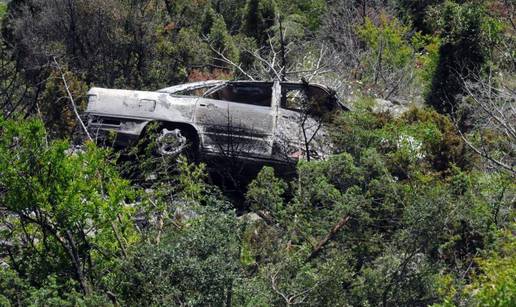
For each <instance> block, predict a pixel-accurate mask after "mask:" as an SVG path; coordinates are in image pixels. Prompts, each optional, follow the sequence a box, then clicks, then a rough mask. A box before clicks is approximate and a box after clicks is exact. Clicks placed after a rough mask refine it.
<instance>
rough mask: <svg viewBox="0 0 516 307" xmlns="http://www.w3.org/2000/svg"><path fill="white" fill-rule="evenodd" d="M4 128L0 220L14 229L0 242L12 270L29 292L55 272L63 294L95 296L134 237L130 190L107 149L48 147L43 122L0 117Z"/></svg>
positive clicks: (0, 158) (66, 145)
mask: <svg viewBox="0 0 516 307" xmlns="http://www.w3.org/2000/svg"><path fill="white" fill-rule="evenodd" d="M0 131H1V137H0V170H1V173H2V176H1V178H0V190H1V192H0V203H1V204H2V206H3V210H4V211H3V212H4V213H3V214H2V216H1V221H2V224H3V225H9V226H8V227H7V228H4V229H3V230H2V233H1V239H0V240H2V242H7V246H9V255H10V257H9V260H8V265H9V267H11V268H12V269H13V270H14V272H16V274H17V275H18V277H20V278H23V279H24V280H25V282H26V283H27V284H28V285H30V286H31V287H36V288H39V287H42V286H44V284H43V282H44V280H45V277H46V276H49V275H52V274H55V276H56V282H57V285H58V286H59V287H62V288H61V290H60V291H59V293H67V292H70V291H74V290H77V291H79V292H81V293H82V294H84V295H89V294H91V293H92V291H93V290H94V289H95V286H96V284H97V283H98V282H99V281H100V279H101V278H102V277H103V275H105V274H106V271H109V270H110V267H111V265H112V264H113V262H112V261H113V260H114V259H115V258H117V257H120V256H121V255H123V254H124V253H125V251H126V249H127V246H128V245H129V244H131V242H132V240H133V238H134V235H135V233H134V232H133V226H132V223H131V220H130V218H131V216H132V212H133V210H132V209H131V207H130V206H128V205H127V204H126V201H128V200H130V199H131V197H132V195H133V192H132V189H130V188H129V187H128V183H127V182H126V181H124V180H122V179H120V177H119V176H118V174H117V172H116V170H115V167H114V165H112V164H111V163H110V162H108V160H107V155H108V152H107V151H106V150H101V149H98V148H96V147H95V146H94V145H93V144H87V145H86V147H85V148H84V150H78V151H74V150H73V149H72V147H70V144H69V143H68V142H66V141H51V142H49V141H48V139H47V134H46V132H45V130H44V128H43V125H42V123H41V121H38V120H30V121H28V122H23V123H20V122H18V121H13V120H10V121H5V120H0ZM47 142H48V143H47ZM68 281H72V282H68Z"/></svg>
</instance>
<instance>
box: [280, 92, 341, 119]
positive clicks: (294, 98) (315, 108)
mask: <svg viewBox="0 0 516 307" xmlns="http://www.w3.org/2000/svg"><path fill="white" fill-rule="evenodd" d="M331 105H332V99H331V97H330V95H329V94H328V93H326V92H325V91H324V90H322V89H321V88H319V87H316V86H310V85H302V84H282V86H281V107H282V108H284V109H288V110H293V111H298V112H308V113H311V114H313V115H321V113H324V112H328V111H330V109H331V108H332V107H331Z"/></svg>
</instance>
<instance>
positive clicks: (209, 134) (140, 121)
mask: <svg viewBox="0 0 516 307" xmlns="http://www.w3.org/2000/svg"><path fill="white" fill-rule="evenodd" d="M335 110H347V107H346V106H345V105H343V104H341V103H340V102H339V100H338V99H337V97H336V94H335V92H334V91H333V90H331V89H329V88H327V87H325V86H322V85H317V84H308V83H307V82H298V83H294V82H279V81H275V82H265V81H218V80H214V81H204V82H194V83H187V84H182V85H177V86H172V87H169V88H165V89H161V90H158V91H133V90H117V89H104V88H92V89H91V90H90V91H89V92H88V108H87V111H86V112H87V114H88V129H89V131H90V133H91V134H92V136H93V137H95V138H99V139H100V138H102V137H103V136H104V135H105V134H106V132H110V131H111V132H116V139H115V143H116V144H117V145H119V146H131V144H134V143H135V142H136V141H137V140H139V139H141V138H142V137H143V136H144V135H145V134H146V133H147V127H148V126H149V124H150V123H151V122H155V123H157V124H158V127H159V133H158V135H157V139H156V141H157V142H156V143H157V145H156V151H157V153H158V154H160V155H174V154H178V153H181V152H184V151H185V150H189V151H190V152H195V154H196V155H199V156H210V155H211V156H213V155H214V156H231V157H238V158H241V159H251V160H262V161H270V162H286V163H288V162H292V161H295V160H298V159H300V158H303V157H305V158H306V157H308V158H310V157H313V158H316V157H317V158H323V157H324V156H326V155H328V154H329V153H330V152H331V145H330V142H329V141H328V137H327V131H326V129H325V127H324V121H325V118H327V116H328V114H333V113H334V112H333V111H335Z"/></svg>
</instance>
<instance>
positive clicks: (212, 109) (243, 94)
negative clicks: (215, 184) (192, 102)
mask: <svg viewBox="0 0 516 307" xmlns="http://www.w3.org/2000/svg"><path fill="white" fill-rule="evenodd" d="M272 85H273V83H272V82H270V83H269V82H228V83H227V84H224V85H223V86H220V87H219V88H217V89H214V90H213V91H210V92H209V93H207V94H206V95H205V97H204V98H202V99H199V102H198V103H197V106H198V107H197V109H196V119H195V120H196V123H197V124H198V125H200V126H202V127H204V128H203V134H204V136H203V138H204V145H205V149H206V150H207V151H213V152H218V153H220V154H223V155H226V156H235V155H237V156H247V157H269V156H270V154H271V151H272V131H273V125H274V114H273V113H274V112H273V109H272V106H271V105H272V103H271V101H272Z"/></svg>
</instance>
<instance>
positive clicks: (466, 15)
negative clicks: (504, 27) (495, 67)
mask: <svg viewBox="0 0 516 307" xmlns="http://www.w3.org/2000/svg"><path fill="white" fill-rule="evenodd" d="M428 18H429V19H430V20H432V24H434V25H435V27H434V31H436V32H438V33H439V34H440V36H441V39H442V45H441V47H440V51H439V64H438V66H437V69H436V72H435V75H434V78H433V81H432V88H431V91H430V93H429V95H428V97H427V102H428V103H429V104H430V105H432V106H433V107H434V108H436V109H437V110H438V111H439V112H445V113H450V112H452V111H453V108H454V107H455V104H456V99H457V95H460V94H463V87H464V84H463V83H464V81H468V80H469V78H471V77H468V76H478V75H480V73H481V71H482V69H483V67H484V64H486V63H488V62H489V60H490V59H491V58H492V56H491V50H492V48H494V47H495V46H496V42H497V41H498V40H499V38H498V37H500V34H501V25H500V22H499V21H497V20H495V19H493V18H491V17H490V16H489V14H488V12H487V9H486V7H485V5H483V4H479V3H477V2H466V3H464V4H458V3H455V2H452V1H445V2H444V3H443V4H442V5H440V6H437V7H435V8H434V10H433V11H432V12H430V13H429V15H428Z"/></svg>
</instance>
